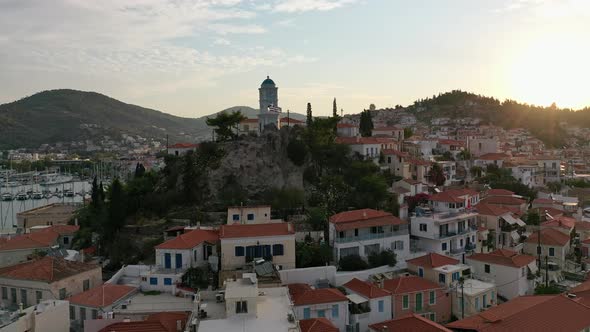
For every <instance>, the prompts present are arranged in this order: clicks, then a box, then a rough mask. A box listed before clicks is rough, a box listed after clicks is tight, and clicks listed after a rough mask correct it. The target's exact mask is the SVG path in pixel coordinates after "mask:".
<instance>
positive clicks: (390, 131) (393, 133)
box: [371, 126, 405, 141]
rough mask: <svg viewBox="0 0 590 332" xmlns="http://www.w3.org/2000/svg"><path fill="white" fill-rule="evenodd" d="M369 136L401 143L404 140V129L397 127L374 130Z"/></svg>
mask: <svg viewBox="0 0 590 332" xmlns="http://www.w3.org/2000/svg"><path fill="white" fill-rule="evenodd" d="M371 134H372V136H388V137H393V138H395V139H396V140H398V141H402V140H403V139H404V138H405V136H404V128H402V127H397V126H391V127H379V128H374V129H373V130H372V131H371Z"/></svg>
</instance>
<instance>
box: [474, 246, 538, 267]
mask: <svg viewBox="0 0 590 332" xmlns="http://www.w3.org/2000/svg"><path fill="white" fill-rule="evenodd" d="M465 259H471V260H476V261H480V262H485V263H491V264H497V265H504V266H510V267H515V268H520V267H523V266H526V265H528V264H530V263H532V262H534V261H535V257H533V256H530V255H524V254H519V253H517V252H515V251H512V250H507V249H497V250H494V251H492V252H489V253H485V254H484V253H475V254H472V255H471V256H468V257H465Z"/></svg>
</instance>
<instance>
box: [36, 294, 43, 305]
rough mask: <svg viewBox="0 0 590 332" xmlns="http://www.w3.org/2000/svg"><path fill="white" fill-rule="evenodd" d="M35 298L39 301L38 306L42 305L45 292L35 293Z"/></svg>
mask: <svg viewBox="0 0 590 332" xmlns="http://www.w3.org/2000/svg"><path fill="white" fill-rule="evenodd" d="M35 298H36V300H37V304H39V303H41V300H42V299H43V292H42V291H35Z"/></svg>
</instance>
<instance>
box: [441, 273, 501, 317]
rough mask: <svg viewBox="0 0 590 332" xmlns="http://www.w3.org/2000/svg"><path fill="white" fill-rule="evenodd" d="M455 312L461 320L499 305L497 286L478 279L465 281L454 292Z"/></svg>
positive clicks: (453, 304)
mask: <svg viewBox="0 0 590 332" xmlns="http://www.w3.org/2000/svg"><path fill="white" fill-rule="evenodd" d="M452 292H453V294H452V296H451V297H452V300H453V303H452V306H453V312H454V313H455V315H456V316H457V317H458V318H459V319H463V318H466V317H469V316H473V315H476V314H479V313H480V312H482V311H484V310H487V309H489V308H491V307H493V306H496V305H497V304H498V300H497V298H496V296H497V291H496V285H495V284H493V283H490V282H484V281H481V280H477V279H465V280H464V281H463V285H462V286H458V287H455V288H453V290H452Z"/></svg>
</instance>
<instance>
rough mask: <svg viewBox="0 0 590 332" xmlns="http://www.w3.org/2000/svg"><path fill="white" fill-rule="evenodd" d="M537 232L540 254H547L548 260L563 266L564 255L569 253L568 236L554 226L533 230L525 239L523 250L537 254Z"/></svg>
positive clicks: (530, 253)
mask: <svg viewBox="0 0 590 332" xmlns="http://www.w3.org/2000/svg"><path fill="white" fill-rule="evenodd" d="M539 233H540V236H541V237H540V240H541V241H540V243H541V256H542V257H544V256H548V257H549V261H551V262H553V263H556V264H557V265H559V266H564V264H565V257H566V256H567V255H568V254H569V253H570V236H569V235H567V234H564V233H563V232H561V231H559V230H557V229H556V228H542V229H541V232H533V233H532V234H531V235H530V236H529V237H528V238H527V239H526V241H525V244H524V252H525V253H527V254H529V255H533V256H534V255H537V247H538V243H539Z"/></svg>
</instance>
